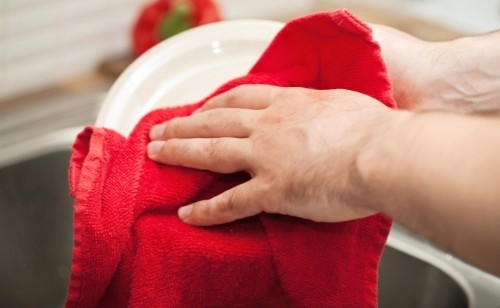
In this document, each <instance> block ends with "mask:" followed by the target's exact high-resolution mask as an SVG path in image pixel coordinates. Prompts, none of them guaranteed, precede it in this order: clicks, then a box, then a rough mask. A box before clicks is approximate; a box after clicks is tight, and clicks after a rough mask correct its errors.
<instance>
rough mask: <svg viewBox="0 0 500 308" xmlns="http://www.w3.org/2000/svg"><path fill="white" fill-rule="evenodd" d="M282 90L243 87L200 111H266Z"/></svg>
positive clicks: (225, 94) (213, 101)
mask: <svg viewBox="0 0 500 308" xmlns="http://www.w3.org/2000/svg"><path fill="white" fill-rule="evenodd" d="M282 90H283V88H280V87H276V86H269V85H241V86H238V87H236V88H234V89H232V90H229V91H227V92H225V93H223V94H221V95H218V96H216V97H214V98H212V99H210V100H209V101H208V102H206V103H205V105H203V107H202V108H201V109H200V111H207V110H210V109H215V108H242V109H254V110H258V109H264V108H267V107H268V106H269V105H270V104H271V103H272V102H273V100H274V98H275V97H276V96H277V95H279V93H281V91H282Z"/></svg>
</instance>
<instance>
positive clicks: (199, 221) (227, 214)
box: [177, 180, 262, 226]
mask: <svg viewBox="0 0 500 308" xmlns="http://www.w3.org/2000/svg"><path fill="white" fill-rule="evenodd" d="M257 189H258V187H257V185H256V184H255V180H250V181H248V182H245V183H243V184H241V185H238V186H236V187H234V188H232V189H230V190H227V191H225V192H224V193H222V194H220V195H218V196H216V197H214V198H212V199H209V200H204V201H199V202H196V203H193V204H191V205H187V206H184V207H181V208H179V210H178V212H177V214H178V216H179V218H180V219H181V220H183V221H184V222H186V223H189V224H192V225H198V226H211V225H218V224H223V223H228V222H231V221H234V220H237V219H241V218H245V217H249V216H253V215H257V214H259V213H260V212H262V209H261V207H260V206H259V205H258V204H259V203H258V202H256V199H255V198H260V195H259V194H258V193H257Z"/></svg>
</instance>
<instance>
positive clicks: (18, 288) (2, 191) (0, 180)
mask: <svg viewBox="0 0 500 308" xmlns="http://www.w3.org/2000/svg"><path fill="white" fill-rule="evenodd" d="M68 160H69V151H68V150H62V151H55V152H52V153H47V154H43V155H40V156H37V157H35V158H31V159H27V160H25V161H22V162H18V163H15V164H12V165H9V166H5V167H3V168H1V169H0V243H1V247H2V252H1V253H0V307H61V306H63V304H64V299H65V295H66V287H67V284H68V279H69V272H70V264H71V249H72V241H73V236H72V228H73V227H72V221H73V219H72V217H73V213H72V212H73V206H72V204H73V201H72V200H71V198H70V197H69V195H68V189H67V186H68V185H67V181H66V174H67V167H68Z"/></svg>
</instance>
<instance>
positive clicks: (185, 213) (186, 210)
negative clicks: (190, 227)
mask: <svg viewBox="0 0 500 308" xmlns="http://www.w3.org/2000/svg"><path fill="white" fill-rule="evenodd" d="M192 211H193V206H192V205H186V206H183V207H181V208H179V210H177V215H179V218H180V219H181V220H185V219H186V218H188V217H189V215H191V212H192Z"/></svg>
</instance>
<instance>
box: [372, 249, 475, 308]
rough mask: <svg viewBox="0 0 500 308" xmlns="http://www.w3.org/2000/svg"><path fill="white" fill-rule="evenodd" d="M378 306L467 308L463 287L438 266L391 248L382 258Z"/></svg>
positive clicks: (467, 303)
mask: <svg viewBox="0 0 500 308" xmlns="http://www.w3.org/2000/svg"><path fill="white" fill-rule="evenodd" d="M379 270H380V277H379V306H380V307H395V308H396V307H415V308H420V307H421V308H427V307H434V308H440V307H441V308H445V307H456V308H462V307H463V308H465V307H469V306H470V303H469V298H468V296H467V294H466V292H465V291H464V288H463V287H462V286H461V285H460V284H458V283H457V281H455V280H454V279H453V278H451V277H450V276H449V275H447V274H446V273H444V272H443V271H442V270H440V269H439V268H438V267H436V266H434V265H431V264H430V263H427V262H425V261H422V260H420V259H417V258H415V257H413V256H410V255H408V254H406V253H404V252H402V251H400V250H397V249H395V248H393V247H391V246H386V249H385V251H384V253H383V255H382V262H381V264H380V269H379Z"/></svg>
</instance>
